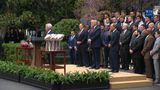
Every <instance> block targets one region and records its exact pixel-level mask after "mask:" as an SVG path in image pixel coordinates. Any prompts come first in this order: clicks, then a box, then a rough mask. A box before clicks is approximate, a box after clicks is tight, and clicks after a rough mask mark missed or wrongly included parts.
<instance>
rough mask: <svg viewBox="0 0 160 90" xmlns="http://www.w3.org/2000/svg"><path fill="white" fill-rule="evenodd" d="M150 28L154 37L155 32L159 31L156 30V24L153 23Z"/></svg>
mask: <svg viewBox="0 0 160 90" xmlns="http://www.w3.org/2000/svg"><path fill="white" fill-rule="evenodd" d="M148 27H149V28H151V30H152V31H151V34H152V35H153V36H154V34H155V32H156V31H158V29H156V28H155V24H154V23H153V22H152V23H150V24H149V26H148Z"/></svg>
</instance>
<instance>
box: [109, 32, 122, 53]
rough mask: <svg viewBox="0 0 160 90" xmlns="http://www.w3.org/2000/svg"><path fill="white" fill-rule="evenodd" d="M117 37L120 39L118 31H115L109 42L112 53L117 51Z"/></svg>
mask: <svg viewBox="0 0 160 90" xmlns="http://www.w3.org/2000/svg"><path fill="white" fill-rule="evenodd" d="M119 37H120V33H119V31H118V30H115V31H113V32H112V33H111V40H110V44H111V48H110V49H111V50H114V51H118V50H119Z"/></svg>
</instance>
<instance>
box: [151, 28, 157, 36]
mask: <svg viewBox="0 0 160 90" xmlns="http://www.w3.org/2000/svg"><path fill="white" fill-rule="evenodd" d="M156 31H158V29H156V28H154V29H152V32H151V34H152V35H153V36H154V34H155V32H156Z"/></svg>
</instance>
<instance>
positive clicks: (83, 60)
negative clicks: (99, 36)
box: [77, 47, 89, 66]
mask: <svg viewBox="0 0 160 90" xmlns="http://www.w3.org/2000/svg"><path fill="white" fill-rule="evenodd" d="M77 64H78V65H79V66H89V59H88V51H87V47H79V48H78V52H77Z"/></svg>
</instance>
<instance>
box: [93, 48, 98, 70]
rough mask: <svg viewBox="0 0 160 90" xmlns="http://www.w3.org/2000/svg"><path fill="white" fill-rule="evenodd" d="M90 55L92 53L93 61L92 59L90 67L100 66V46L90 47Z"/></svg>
mask: <svg viewBox="0 0 160 90" xmlns="http://www.w3.org/2000/svg"><path fill="white" fill-rule="evenodd" d="M92 55H93V61H92V67H94V68H99V67H100V48H99V47H97V48H92Z"/></svg>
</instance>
